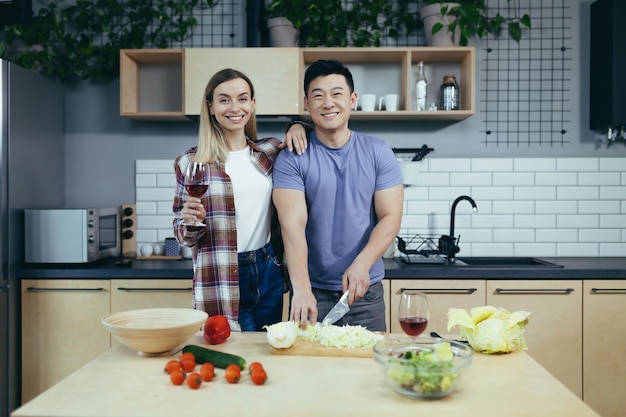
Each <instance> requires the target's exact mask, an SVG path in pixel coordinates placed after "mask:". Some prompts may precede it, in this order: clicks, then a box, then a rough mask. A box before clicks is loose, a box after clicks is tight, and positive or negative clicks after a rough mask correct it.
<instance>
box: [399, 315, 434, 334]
mask: <svg viewBox="0 0 626 417" xmlns="http://www.w3.org/2000/svg"><path fill="white" fill-rule="evenodd" d="M400 326H401V327H402V331H403V332H404V333H406V334H408V335H409V336H419V335H420V334H422V332H423V331H424V330H426V326H428V319H425V318H423V317H402V318H401V319H400Z"/></svg>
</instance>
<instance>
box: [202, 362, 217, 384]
mask: <svg viewBox="0 0 626 417" xmlns="http://www.w3.org/2000/svg"><path fill="white" fill-rule="evenodd" d="M200 376H201V377H202V380H203V381H204V382H209V381H212V380H213V377H214V376H215V366H213V364H212V363H208V362H207V363H203V364H202V366H200Z"/></svg>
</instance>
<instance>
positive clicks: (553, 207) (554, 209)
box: [535, 201, 578, 214]
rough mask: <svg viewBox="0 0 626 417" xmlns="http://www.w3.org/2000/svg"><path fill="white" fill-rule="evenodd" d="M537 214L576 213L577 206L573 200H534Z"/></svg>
mask: <svg viewBox="0 0 626 417" xmlns="http://www.w3.org/2000/svg"><path fill="white" fill-rule="evenodd" d="M535 212H536V213H537V214H576V213H578V206H577V205H576V202H575V201H536V202H535Z"/></svg>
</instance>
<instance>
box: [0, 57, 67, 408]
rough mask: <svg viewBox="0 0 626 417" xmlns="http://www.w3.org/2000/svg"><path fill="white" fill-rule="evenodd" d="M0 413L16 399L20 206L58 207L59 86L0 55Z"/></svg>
mask: <svg viewBox="0 0 626 417" xmlns="http://www.w3.org/2000/svg"><path fill="white" fill-rule="evenodd" d="M0 97H1V98H2V99H1V101H0V145H1V147H0V215H1V218H0V262H1V264H2V270H1V271H0V416H2V417H5V416H8V415H9V413H10V412H11V411H12V410H14V409H15V408H17V407H18V406H19V405H20V404H21V401H20V391H21V390H20V385H21V381H20V368H21V355H20V351H21V349H20V334H21V326H20V282H19V276H18V273H17V272H18V269H19V267H20V265H21V264H22V263H23V260H24V214H23V210H24V209H25V208H56V207H63V205H64V201H65V179H64V175H65V173H64V171H65V149H64V148H65V147H64V135H63V125H64V120H63V119H64V109H63V106H64V104H63V101H64V100H63V86H62V85H60V84H59V83H57V82H55V81H52V80H50V79H48V78H46V77H44V76H41V75H39V74H36V73H34V72H33V71H30V70H26V69H24V68H21V67H18V66H17V65H15V64H12V63H9V62H7V61H4V60H0Z"/></svg>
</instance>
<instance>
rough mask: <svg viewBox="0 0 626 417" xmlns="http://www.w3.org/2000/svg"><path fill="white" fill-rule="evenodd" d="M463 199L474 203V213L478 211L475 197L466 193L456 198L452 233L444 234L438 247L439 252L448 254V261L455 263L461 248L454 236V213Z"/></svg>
mask: <svg viewBox="0 0 626 417" xmlns="http://www.w3.org/2000/svg"><path fill="white" fill-rule="evenodd" d="M461 200H467V201H469V202H470V204H471V205H472V210H473V211H474V213H476V212H477V211H478V207H476V202H475V201H474V199H473V198H472V197H469V196H466V195H462V196H460V197H458V198H457V199H456V200H454V203H452V210H451V212H450V235H443V236H441V237H440V238H439V248H438V249H439V252H441V253H442V254H444V255H446V256H447V259H446V263H454V256H455V255H456V254H457V253H459V251H460V250H461V249H460V248H459V246H458V243H459V242H458V241H457V239H456V238H455V237H454V217H455V214H454V213H455V211H456V206H457V204H459V202H460V201H461ZM460 238H461V237H460V236H459V239H460Z"/></svg>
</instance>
